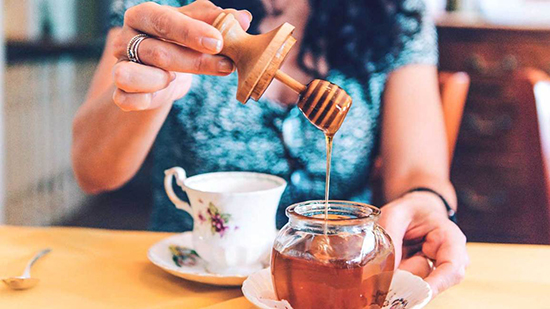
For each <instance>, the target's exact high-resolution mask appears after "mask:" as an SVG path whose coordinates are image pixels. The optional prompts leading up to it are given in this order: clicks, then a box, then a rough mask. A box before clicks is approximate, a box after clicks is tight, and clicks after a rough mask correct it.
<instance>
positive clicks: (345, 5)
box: [73, 0, 468, 294]
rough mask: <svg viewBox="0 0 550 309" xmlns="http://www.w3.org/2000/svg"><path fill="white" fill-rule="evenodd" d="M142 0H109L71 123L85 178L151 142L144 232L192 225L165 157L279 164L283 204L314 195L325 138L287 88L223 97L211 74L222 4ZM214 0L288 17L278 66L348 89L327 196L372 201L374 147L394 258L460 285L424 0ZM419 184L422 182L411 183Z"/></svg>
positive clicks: (126, 175) (130, 170)
mask: <svg viewBox="0 0 550 309" xmlns="http://www.w3.org/2000/svg"><path fill="white" fill-rule="evenodd" d="M142 2H144V1H142V0H133V1H132V0H125V1H119V2H116V3H115V10H114V16H113V28H112V30H111V31H110V33H109V36H108V39H107V44H106V48H105V52H104V55H103V57H102V59H101V62H100V64H99V66H98V68H97V72H96V75H95V77H94V80H93V82H92V84H91V86H90V91H89V95H88V98H87V100H86V102H85V103H84V104H83V105H82V107H81V108H80V110H79V112H78V114H77V116H76V118H75V121H74V128H73V131H74V140H73V163H74V168H75V173H76V176H77V179H78V181H79V183H80V185H81V186H82V188H83V189H84V190H85V191H87V192H90V193H97V192H102V191H106V190H112V189H115V188H118V187H120V186H121V185H123V184H124V183H126V182H127V181H128V180H129V179H131V178H132V177H133V175H134V174H135V173H136V172H137V171H138V169H139V168H140V166H141V164H142V163H143V161H144V159H145V157H146V155H147V154H148V153H149V151H150V150H151V149H152V150H151V151H152V153H153V157H154V169H153V172H154V174H153V178H154V184H153V185H154V210H153V216H152V229H154V230H167V231H183V230H186V229H190V228H191V227H192V222H191V218H190V217H189V216H187V215H185V214H182V213H181V212H180V211H178V210H176V209H175V208H174V207H173V206H172V205H171V204H170V201H169V200H168V198H167V197H166V195H165V193H164V191H163V189H162V177H163V173H162V172H163V170H165V169H167V168H170V167H172V166H182V167H184V168H185V169H186V170H187V172H188V174H190V175H194V174H199V173H205V172H212V171H222V170H253V171H257V172H265V173H270V174H276V175H279V176H282V177H284V178H285V179H287V180H288V182H289V186H288V189H287V191H286V192H285V194H284V196H283V199H282V202H281V206H282V207H281V209H283V207H284V206H288V205H290V204H291V203H293V202H298V201H303V200H309V199H313V198H321V197H322V196H323V193H324V181H325V178H324V177H325V148H324V147H325V145H324V139H323V136H322V133H321V132H320V131H319V130H317V129H316V128H314V127H313V126H312V125H311V124H310V123H309V122H308V121H307V120H306V119H305V118H304V117H303V116H301V115H300V112H299V111H298V109H297V107H296V106H295V102H296V95H295V94H294V93H293V92H292V91H291V90H290V89H288V88H287V87H285V86H284V85H281V84H279V83H277V82H275V83H273V84H272V85H271V86H270V87H269V89H268V90H267V92H266V93H265V94H264V96H263V98H262V99H261V100H260V101H259V102H257V103H256V102H250V103H248V104H247V105H242V104H240V103H237V102H236V100H235V99H234V96H235V93H236V81H237V79H236V78H237V77H236V75H235V74H231V75H230V76H227V77H217V76H216V75H220V76H221V75H228V74H230V73H231V72H233V71H234V69H235V68H234V65H233V63H232V62H231V61H230V60H228V59H226V58H224V57H222V56H219V55H216V54H217V53H218V52H219V51H220V50H221V48H222V46H223V40H222V36H221V34H220V33H219V32H218V31H217V30H216V29H215V28H213V27H212V26H210V24H211V23H212V22H213V20H214V19H215V18H216V17H217V16H218V15H219V13H220V12H221V11H222V9H221V8H219V7H217V6H215V5H214V4H212V3H210V2H209V1H196V2H194V3H191V4H187V3H186V2H187V1H183V0H158V1H157V2H159V3H160V5H159V4H156V3H152V2H148V3H142ZM216 3H217V4H219V5H221V6H223V7H236V6H237V5H241V6H243V5H244V7H246V8H248V9H249V10H251V11H252V12H253V13H254V14H251V13H250V12H249V11H246V10H240V11H237V10H229V11H230V12H232V13H233V14H234V15H235V16H236V17H237V19H238V21H239V23H240V24H241V26H242V27H243V28H244V29H247V28H249V26H252V29H251V31H260V32H264V31H268V30H270V29H273V28H274V27H276V26H278V25H279V24H281V23H282V22H285V21H287V22H289V23H291V24H293V25H294V26H296V30H295V32H294V36H295V37H296V38H297V41H298V43H297V45H296V46H295V47H294V48H293V50H292V52H291V53H290V54H289V56H288V57H287V59H286V62H285V64H284V66H283V68H282V70H283V71H285V72H286V73H288V74H289V75H291V76H293V77H295V78H296V79H298V80H299V81H301V82H303V83H307V82H308V81H310V80H311V79H313V78H314V77H318V76H320V77H323V78H326V79H328V80H330V81H332V82H334V83H335V84H338V85H340V86H341V87H343V88H344V89H345V90H346V91H347V92H348V93H349V94H350V95H351V96H352V97H353V100H354V103H353V106H352V108H351V110H350V112H349V114H348V116H347V119H346V121H345V122H344V124H343V126H342V127H341V129H340V132H339V133H338V134H337V135H336V137H335V142H334V152H333V172H332V183H331V197H333V198H335V199H346V200H358V201H362V202H369V201H370V199H371V197H370V190H369V187H368V181H369V173H370V171H371V168H372V162H373V158H374V156H375V155H377V154H378V153H380V154H381V156H382V157H383V161H384V168H383V170H382V174H383V178H384V193H385V196H386V197H387V199H388V200H389V201H391V202H390V203H389V204H387V205H385V206H384V207H383V208H382V216H381V220H380V223H381V224H382V225H383V226H384V227H385V228H386V230H387V231H388V232H389V233H390V235H391V236H392V238H393V240H394V243H395V246H396V249H397V258H398V260H400V259H401V258H402V260H401V264H400V267H401V268H403V269H407V270H409V271H412V272H414V273H417V274H419V275H422V276H427V278H426V280H427V282H428V283H429V284H431V286H432V288H433V289H434V292H435V293H436V294H437V293H439V292H440V291H443V290H445V289H446V288H448V287H449V286H451V285H453V284H456V283H458V282H459V281H460V280H461V279H462V277H463V275H464V270H465V267H466V265H467V263H468V256H467V253H466V249H465V242H466V239H465V237H464V235H463V234H462V233H461V231H460V230H459V228H458V227H457V226H456V225H455V224H454V223H452V222H451V221H450V220H449V218H448V216H447V215H448V213H447V210H446V208H445V206H446V205H445V204H450V205H451V207H453V208H456V195H455V192H454V189H453V187H452V185H451V183H450V182H449V174H448V166H449V162H448V158H447V154H446V149H447V147H446V141H445V135H444V126H443V120H442V119H443V118H442V112H441V108H440V102H439V95H438V89H437V69H436V61H437V52H436V43H435V35H434V33H435V31H434V28H433V26H432V25H430V24H429V23H427V22H426V21H425V20H424V19H423V15H422V14H423V13H424V8H423V5H422V3H421V1H416V0H407V1H399V0H377V1H359V0H355V1H336V0H332V1H329V0H326V1H315V0H311V1H307V0H293V1H290V0H288V1H287V0H250V1H221V0H220V1H217V2H216ZM186 4H187V5H186ZM252 15H254V16H255V19H254V22H252ZM306 17H308V18H306ZM251 22H252V24H251ZM140 33H146V34H148V35H150V36H151V38H147V39H145V40H143V41H142V43H141V45H140V46H139V48H138V50H137V53H138V55H139V59H140V61H139V62H135V61H134V62H133V61H129V60H128V58H127V56H126V49H127V46H128V43H129V42H130V40H131V39H132V38H133V37H135V36H136V35H138V34H140ZM161 39H162V40H161ZM172 42H173V43H172ZM183 46H185V47H183ZM198 74H201V75H198ZM382 102H383V104H382ZM382 106H383V108H382ZM378 145H379V147H378ZM419 187H427V188H429V189H430V190H433V192H432V191H416V190H414V189H415V188H419ZM279 217H281V216H279ZM278 219H279V224H280V223H283V221H282V220H281V218H278ZM400 249H403V250H402V252H401V250H400ZM427 258H429V259H430V260H433V261H434V262H435V266H436V268H435V270H434V269H432V268H431V267H430V263H429V261H428V259H427Z"/></svg>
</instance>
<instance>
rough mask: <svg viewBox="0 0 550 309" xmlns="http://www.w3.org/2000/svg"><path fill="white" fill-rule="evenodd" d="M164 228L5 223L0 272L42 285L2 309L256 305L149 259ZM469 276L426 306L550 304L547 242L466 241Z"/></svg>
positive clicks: (3, 302) (0, 290) (12, 296)
mask: <svg viewBox="0 0 550 309" xmlns="http://www.w3.org/2000/svg"><path fill="white" fill-rule="evenodd" d="M170 235H171V234H167V233H153V232H127V231H107V230H96V229H81V228H29V227H10V226H3V227H0V278H4V277H7V276H16V275H20V274H21V272H22V270H23V268H24V267H25V264H26V262H27V261H28V260H29V259H30V258H31V257H32V255H33V254H34V253H36V252H37V251H39V250H40V249H43V248H46V247H49V248H52V249H53V251H52V252H51V253H50V254H49V255H48V256H46V257H45V258H44V259H43V260H41V261H40V262H38V263H37V264H36V265H35V266H34V267H33V271H32V273H33V276H36V277H38V278H40V280H41V282H40V284H39V285H38V286H36V287H35V288H33V289H31V290H26V291H12V290H10V289H8V288H7V287H6V286H4V285H2V286H0V308H79V309H85V308H104V309H109V308H117V309H120V308H154V309H160V308H162V309H165V308H187V309H192V308H210V309H228V308H229V309H231V308H244V309H247V308H253V306H252V305H251V304H250V303H249V302H248V301H247V300H246V299H245V298H244V297H243V296H242V293H241V291H240V289H239V288H220V287H213V286H207V285H202V284H199V283H193V282H189V281H186V280H183V279H180V278H176V277H174V276H172V275H169V274H168V273H165V272H164V271H163V270H161V269H159V268H157V267H156V266H154V265H153V264H151V263H150V262H149V261H148V260H147V250H148V248H149V247H150V246H151V245H153V244H154V243H155V242H157V241H159V240H161V239H163V238H165V237H168V236H170ZM468 251H469V253H470V258H471V265H470V267H469V268H468V271H467V275H466V279H465V280H464V282H463V283H461V284H460V285H458V286H455V287H453V288H451V289H450V290H448V291H446V292H444V293H443V294H441V295H440V296H439V297H437V298H436V299H434V300H433V301H432V302H431V303H430V304H429V305H428V306H427V307H426V308H427V309H434V308H445V309H454V308H457V309H458V308H460V309H463V308H484V309H490V308H499V309H501V308H550V266H549V265H548V262H549V261H550V246H531V245H497V244H475V243H471V244H468Z"/></svg>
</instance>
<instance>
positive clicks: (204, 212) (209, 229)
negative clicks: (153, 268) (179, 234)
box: [164, 167, 286, 275]
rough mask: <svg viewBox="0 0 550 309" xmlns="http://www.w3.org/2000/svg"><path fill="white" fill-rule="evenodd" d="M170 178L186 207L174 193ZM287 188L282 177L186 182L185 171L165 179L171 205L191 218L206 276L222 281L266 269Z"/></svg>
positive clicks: (242, 175) (230, 176)
mask: <svg viewBox="0 0 550 309" xmlns="http://www.w3.org/2000/svg"><path fill="white" fill-rule="evenodd" d="M174 177H175V178H176V183H177V184H178V186H179V187H181V189H182V190H183V191H185V193H187V196H188V198H189V202H190V204H189V203H187V202H184V201H182V200H181V199H180V198H179V197H178V196H177V195H176V193H175V192H174V190H173V187H172V179H173V178H174ZM285 187H286V181H285V180H284V179H282V178H280V177H277V176H273V175H268V174H261V173H253V172H217V173H208V174H202V175H197V176H193V177H189V178H187V176H186V173H185V170H184V169H182V168H180V167H174V168H171V169H168V170H166V171H165V178H164V188H165V190H166V193H167V194H168V197H169V198H170V200H171V201H172V203H174V205H175V206H176V207H177V208H179V209H182V210H184V211H186V212H187V213H189V214H190V215H191V216H192V217H193V221H194V223H193V247H194V249H195V251H197V253H198V254H199V256H200V257H201V258H202V259H203V260H204V261H205V262H206V269H207V270H208V271H209V272H211V273H215V274H222V275H249V274H251V273H253V272H255V271H257V270H260V269H262V268H263V267H264V265H263V264H262V262H263V261H265V260H267V259H268V257H269V254H270V251H271V247H272V245H273V240H274V239H275V236H276V234H277V231H276V225H275V215H276V212H277V207H278V205H279V201H280V199H281V195H282V194H283V191H284V190H285Z"/></svg>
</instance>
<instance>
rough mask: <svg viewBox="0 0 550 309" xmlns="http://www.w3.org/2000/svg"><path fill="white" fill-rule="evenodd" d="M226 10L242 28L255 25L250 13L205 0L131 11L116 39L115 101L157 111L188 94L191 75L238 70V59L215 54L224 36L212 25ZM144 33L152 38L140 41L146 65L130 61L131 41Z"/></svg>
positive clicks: (127, 108)
mask: <svg viewBox="0 0 550 309" xmlns="http://www.w3.org/2000/svg"><path fill="white" fill-rule="evenodd" d="M222 11H226V12H230V13H232V14H234V15H235V17H236V18H237V20H238V21H239V23H240V24H241V26H242V27H243V29H245V30H246V29H248V27H249V26H250V21H251V20H252V15H251V14H250V12H248V11H245V10H243V11H236V10H232V9H227V10H222V9H221V8H219V7H217V6H215V5H214V4H212V3H211V2H210V1H206V0H198V1H195V2H194V3H192V4H190V5H187V6H183V7H180V8H175V7H170V6H163V5H159V4H156V3H154V2H147V3H143V4H140V5H137V6H134V7H132V8H130V9H128V10H127V11H126V14H125V16H124V26H123V27H122V30H121V31H119V32H118V35H117V38H116V39H115V52H114V54H115V57H116V58H117V59H118V62H117V64H116V65H115V66H114V68H113V78H114V82H115V86H116V90H115V92H114V94H113V100H114V102H115V104H117V105H118V106H119V107H120V108H121V109H122V110H124V111H138V110H149V109H155V108H158V107H160V106H161V105H162V104H166V103H171V102H173V101H174V100H177V99H179V98H181V97H183V96H184V95H185V94H186V93H187V91H188V90H189V87H190V86H191V79H192V78H191V74H208V75H228V74H230V73H231V72H233V70H234V69H235V67H234V64H233V62H232V61H231V60H229V59H228V58H226V57H224V56H220V55H216V54H217V53H219V52H220V51H221V49H222V47H223V38H222V35H221V33H220V32H219V31H218V30H217V29H216V28H214V27H213V26H211V23H213V22H214V20H215V19H216V17H217V16H218V15H219V14H220V13H221V12H222ZM140 33H145V34H147V35H149V36H151V37H150V38H147V39H145V40H144V41H142V43H141V44H140V45H139V49H138V55H139V59H140V61H141V62H142V64H138V63H134V62H131V61H129V60H128V57H127V53H126V49H127V47H128V43H129V42H130V40H131V39H132V38H133V37H134V36H136V35H138V34H140ZM188 73H191V74H188Z"/></svg>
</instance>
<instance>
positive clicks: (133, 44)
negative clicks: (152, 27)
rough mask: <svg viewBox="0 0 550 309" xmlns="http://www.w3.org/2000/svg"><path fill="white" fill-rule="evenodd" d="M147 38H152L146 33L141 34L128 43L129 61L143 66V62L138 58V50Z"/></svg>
mask: <svg viewBox="0 0 550 309" xmlns="http://www.w3.org/2000/svg"><path fill="white" fill-rule="evenodd" d="M147 38H150V36H148V35H147V34H145V33H140V34H138V35H136V36H134V37H133V38H132V39H131V40H130V42H129V43H128V47H127V48H126V55H127V56H128V60H130V61H132V62H135V63H140V64H141V60H140V59H139V56H138V48H139V45H140V44H141V42H143V40H145V39H147Z"/></svg>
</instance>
